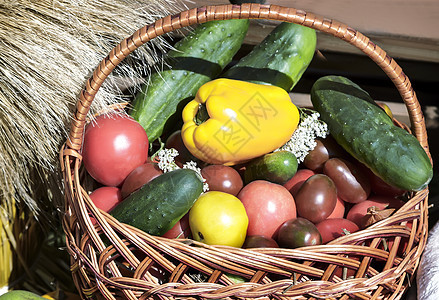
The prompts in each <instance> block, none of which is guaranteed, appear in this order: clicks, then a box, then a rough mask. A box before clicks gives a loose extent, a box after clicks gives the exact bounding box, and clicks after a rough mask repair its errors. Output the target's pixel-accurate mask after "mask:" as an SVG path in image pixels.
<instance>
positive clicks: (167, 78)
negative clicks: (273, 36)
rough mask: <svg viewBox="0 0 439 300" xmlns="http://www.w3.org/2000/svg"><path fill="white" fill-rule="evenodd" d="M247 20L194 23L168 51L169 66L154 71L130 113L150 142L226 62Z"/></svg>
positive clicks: (239, 40)
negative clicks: (173, 48)
mask: <svg viewBox="0 0 439 300" xmlns="http://www.w3.org/2000/svg"><path fill="white" fill-rule="evenodd" d="M248 26H249V20H244V19H243V20H224V21H211V22H207V23H204V24H200V25H199V26H197V27H196V28H195V29H194V30H193V31H192V32H191V33H190V34H189V35H188V36H186V37H185V38H183V39H182V40H180V41H179V42H178V43H177V44H176V45H175V46H174V47H175V50H171V51H170V52H169V53H168V54H167V64H168V67H167V68H166V69H165V70H163V71H160V72H156V73H153V74H152V75H151V76H150V78H149V80H148V84H147V85H145V86H144V87H143V88H142V90H141V91H140V92H139V93H138V94H137V95H136V97H135V99H134V101H133V103H132V109H131V111H130V115H131V116H132V117H133V118H134V119H135V120H136V121H138V122H139V123H140V124H141V125H142V126H143V128H145V130H146V133H147V135H148V138H149V141H150V142H153V141H154V140H156V139H157V138H158V137H159V136H160V135H161V134H162V132H163V129H164V128H165V126H166V125H167V124H166V123H167V121H168V120H169V119H170V118H171V117H172V116H173V115H174V114H176V112H178V111H180V109H182V107H184V105H185V104H186V103H187V102H188V101H189V100H191V99H192V98H193V97H194V96H195V94H196V92H197V91H198V89H199V88H200V87H201V86H202V85H203V84H204V83H206V82H208V81H210V80H212V79H214V78H216V77H217V76H218V75H219V74H220V73H221V72H222V71H223V69H224V67H225V66H226V65H228V64H229V63H230V62H231V61H232V58H233V56H234V55H235V54H236V52H237V51H238V50H239V49H240V47H241V44H242V42H243V40H244V37H245V35H246V34H247V30H248Z"/></svg>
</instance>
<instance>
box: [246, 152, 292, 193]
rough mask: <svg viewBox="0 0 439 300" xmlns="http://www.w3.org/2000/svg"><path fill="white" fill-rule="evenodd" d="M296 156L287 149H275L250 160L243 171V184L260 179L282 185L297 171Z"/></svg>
mask: <svg viewBox="0 0 439 300" xmlns="http://www.w3.org/2000/svg"><path fill="white" fill-rule="evenodd" d="M297 165H298V162H297V158H296V156H295V155H294V154H293V153H291V152H289V151H276V152H273V153H268V154H265V155H263V156H261V157H258V158H256V159H254V160H252V161H250V162H249V163H248V164H247V165H246V167H245V171H244V181H245V184H247V183H249V182H251V181H254V180H258V179H262V180H267V181H270V182H273V183H277V184H281V185H283V184H284V183H286V182H287V181H288V180H290V179H291V178H292V177H293V176H294V174H296V172H297Z"/></svg>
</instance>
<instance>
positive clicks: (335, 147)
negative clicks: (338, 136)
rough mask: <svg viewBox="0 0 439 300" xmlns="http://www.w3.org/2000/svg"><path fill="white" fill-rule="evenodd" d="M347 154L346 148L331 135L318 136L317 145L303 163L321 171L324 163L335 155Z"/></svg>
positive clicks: (309, 167) (342, 155)
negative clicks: (325, 136) (323, 137)
mask: <svg viewBox="0 0 439 300" xmlns="http://www.w3.org/2000/svg"><path fill="white" fill-rule="evenodd" d="M344 156H346V153H345V150H344V149H343V148H342V147H341V146H340V145H339V144H337V142H336V141H335V140H334V138H332V137H331V136H328V137H327V138H325V139H322V138H317V139H316V146H315V147H314V149H313V150H311V151H310V152H309V153H308V154H307V155H306V157H305V160H304V161H303V164H304V165H305V167H307V168H308V169H311V170H314V171H316V172H320V171H321V170H322V168H323V165H324V163H325V162H326V161H327V160H328V159H330V158H333V157H344Z"/></svg>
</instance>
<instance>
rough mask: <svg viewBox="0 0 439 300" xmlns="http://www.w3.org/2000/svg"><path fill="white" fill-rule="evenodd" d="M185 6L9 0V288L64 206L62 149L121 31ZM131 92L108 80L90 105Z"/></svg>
mask: <svg viewBox="0 0 439 300" xmlns="http://www.w3.org/2000/svg"><path fill="white" fill-rule="evenodd" d="M183 8H184V3H183V2H182V1H180V0H175V1H174V0H172V1H169V0H149V1H148V0H147V1H144V0H106V1H103V0H88V1H83V0H70V1H67V0H33V1H30V0H15V1H9V0H0V172H1V173H0V216H1V218H0V220H1V223H2V224H1V226H0V243H1V244H0V254H1V261H0V269H1V272H0V288H1V287H2V286H3V285H5V284H7V282H8V280H9V275H10V274H9V273H10V271H11V270H12V269H17V266H11V264H12V257H13V256H14V255H15V258H16V261H17V263H18V264H19V265H20V267H19V268H18V269H19V270H20V272H22V273H30V272H28V269H29V268H28V266H27V264H28V263H29V261H28V260H29V259H31V258H30V255H28V254H32V253H30V252H32V251H37V250H38V247H37V248H32V247H33V246H34V245H35V243H37V244H38V243H41V242H42V241H41V231H40V230H37V229H36V228H34V226H36V227H38V226H40V225H41V224H40V223H38V224H37V223H36V221H35V220H38V221H45V220H49V221H50V220H54V219H56V215H57V213H56V212H57V210H61V209H62V206H63V198H62V193H61V190H62V189H61V182H60V178H61V177H60V176H59V174H58V151H59V149H60V146H61V144H62V143H63V142H64V141H65V139H66V137H67V132H68V127H69V124H70V118H71V115H72V112H73V110H74V106H75V103H76V101H77V96H78V94H79V92H80V90H81V89H82V87H83V86H84V84H85V80H86V79H87V78H88V76H89V75H90V74H91V72H92V71H93V70H94V68H95V67H96V66H97V64H98V63H99V62H100V60H101V59H103V58H104V57H105V56H106V55H107V54H108V52H109V51H110V50H111V49H112V48H113V47H114V46H115V45H116V44H117V43H118V42H119V41H120V40H122V39H123V38H125V37H127V36H129V35H130V34H131V33H133V32H134V31H135V30H137V29H138V28H140V27H142V26H143V25H145V24H148V23H151V22H153V21H154V20H156V19H157V18H159V17H161V16H165V15H169V14H171V13H175V12H177V11H181V10H182V9H183ZM168 48H169V44H168V43H166V42H165V40H164V39H163V38H160V39H157V41H156V42H155V43H154V45H150V46H148V47H143V48H142V49H140V50H139V51H136V53H135V54H134V56H133V59H134V60H135V61H136V64H133V65H132V64H123V65H122V66H121V67H120V68H118V70H117V71H118V72H119V74H122V75H123V76H124V77H126V78H133V79H135V78H139V77H140V76H141V74H147V73H148V72H149V70H150V67H151V65H153V64H155V63H157V62H160V61H161V60H160V53H161V52H162V51H163V50H166V49H168ZM139 62H142V63H139ZM134 86H135V87H136V85H135V84H134ZM124 100H125V99H124V98H123V95H122V94H121V93H120V92H119V91H118V90H117V89H115V88H114V84H112V82H111V80H109V82H108V83H107V84H106V85H105V86H103V87H102V89H101V90H100V91H99V93H98V96H97V97H96V100H95V102H94V104H93V105H92V108H91V111H92V112H96V111H99V110H101V109H102V108H103V107H106V106H107V105H109V104H112V103H117V102H120V101H124ZM17 203H19V205H18V206H17ZM23 205H24V206H23ZM17 207H21V209H22V210H26V211H27V213H26V214H23V212H22V211H17ZM35 224H37V225H38V226H37V225H35ZM17 276H19V275H17Z"/></svg>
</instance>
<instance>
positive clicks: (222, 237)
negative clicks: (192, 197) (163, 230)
mask: <svg viewBox="0 0 439 300" xmlns="http://www.w3.org/2000/svg"><path fill="white" fill-rule="evenodd" d="M189 225H190V227H191V231H192V236H193V238H194V239H195V240H196V241H200V242H203V243H206V244H209V245H225V246H233V247H241V246H242V244H243V243H244V240H245V236H246V234H247V226H248V217H247V213H246V212H245V208H244V205H243V204H242V202H241V201H240V200H239V199H238V198H236V197H235V196H233V195H231V194H227V193H223V192H217V191H209V192H207V193H205V194H203V195H201V196H200V197H199V198H198V199H197V201H196V202H195V204H194V205H193V206H192V208H191V210H190V211H189Z"/></svg>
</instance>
